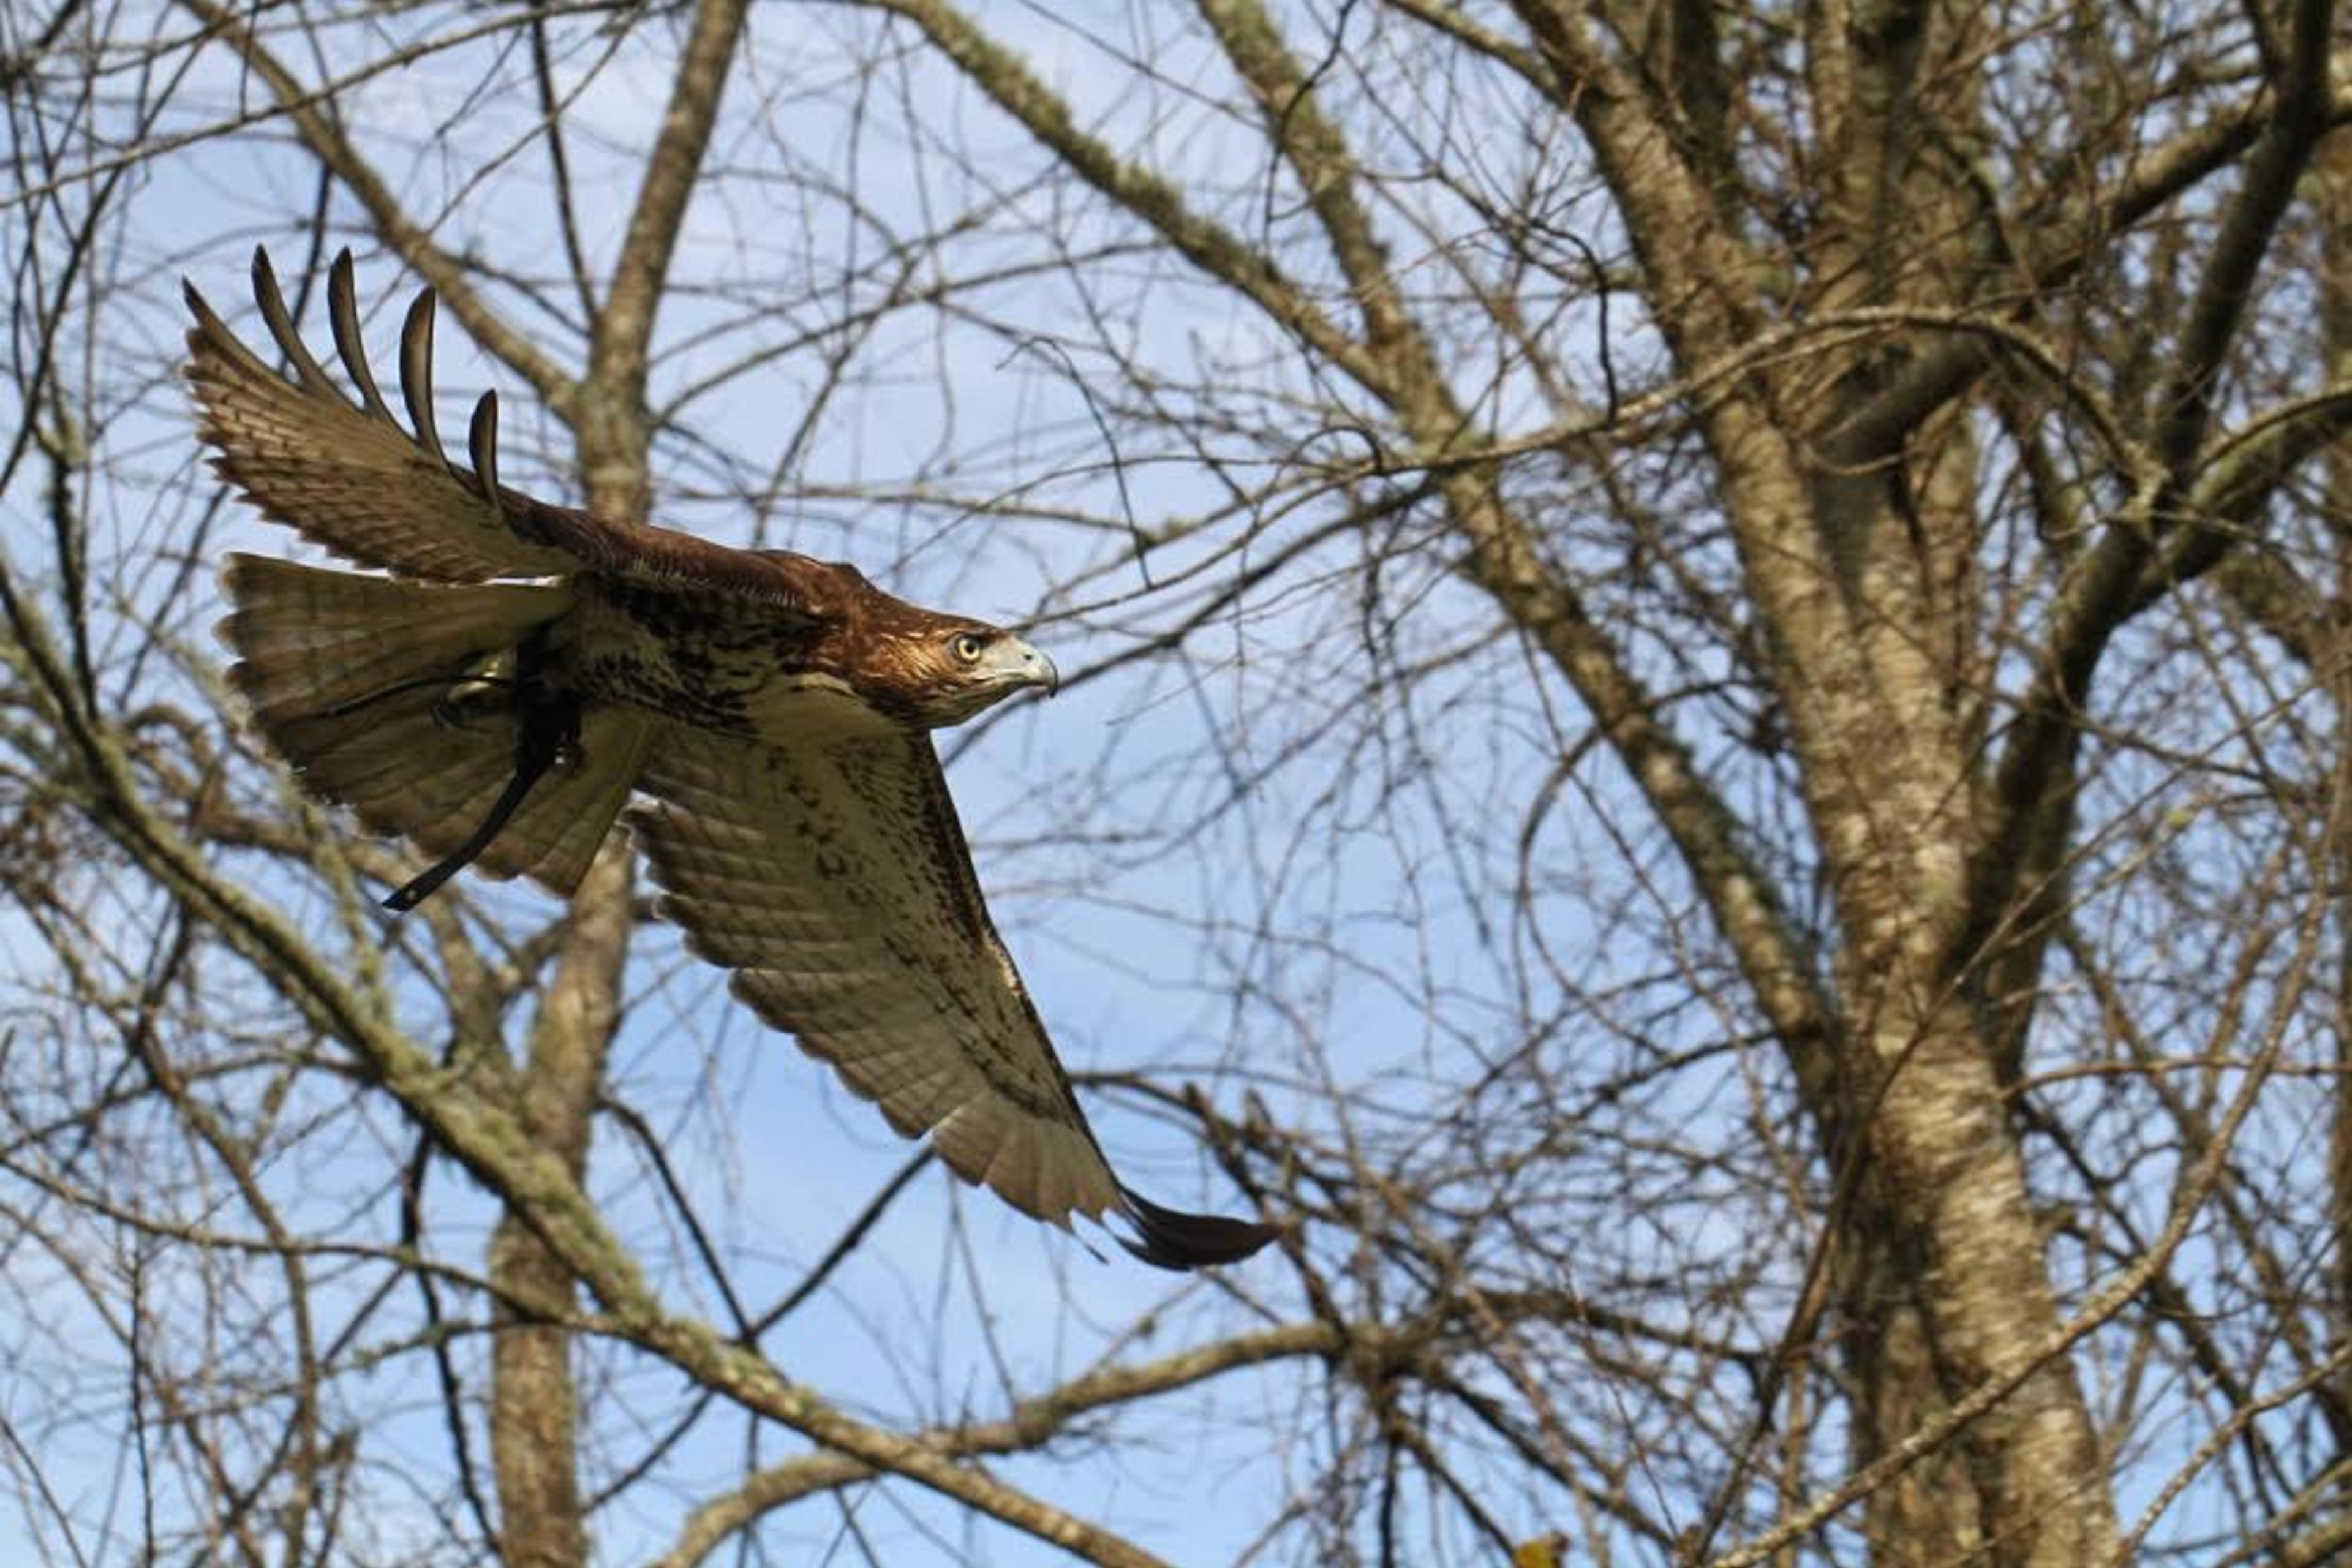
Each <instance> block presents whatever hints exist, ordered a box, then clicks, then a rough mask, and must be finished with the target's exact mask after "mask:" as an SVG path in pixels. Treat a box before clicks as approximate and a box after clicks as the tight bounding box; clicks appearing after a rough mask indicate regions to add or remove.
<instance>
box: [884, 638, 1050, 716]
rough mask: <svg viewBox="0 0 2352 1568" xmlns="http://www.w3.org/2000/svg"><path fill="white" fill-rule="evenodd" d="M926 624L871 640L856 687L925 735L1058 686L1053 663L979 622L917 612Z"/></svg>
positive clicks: (1024, 644)
mask: <svg viewBox="0 0 2352 1568" xmlns="http://www.w3.org/2000/svg"><path fill="white" fill-rule="evenodd" d="M918 613H919V615H920V616H921V618H922V619H923V620H924V621H925V622H926V623H928V624H926V625H923V626H913V627H904V628H899V627H893V628H892V629H890V630H888V631H886V632H882V633H880V635H878V636H877V637H875V639H874V642H873V644H872V646H871V647H870V648H869V649H868V652H867V657H866V659H865V660H863V661H862V668H859V669H858V671H857V673H856V678H855V684H856V686H857V688H858V689H859V690H860V691H862V692H863V693H864V694H865V695H866V698H867V700H870V701H872V702H874V703H875V704H877V706H880V707H884V708H887V709H889V710H893V711H894V712H896V713H897V714H898V715H900V716H902V717H903V718H904V719H905V720H906V721H907V722H908V723H910V724H915V725H919V726H920V727H921V728H923V729H926V730H942V729H945V728H947V727H948V726H949V725H950V724H961V723H962V722H963V721H965V720H967V719H970V718H971V717H972V716H973V715H974V714H976V713H979V712H981V711H982V710H985V709H988V708H991V707H993V706H994V705H995V704H997V703H999V702H1002V701H1003V700H1004V699H1006V698H1008V697H1010V696H1012V695H1013V693H1014V692H1016V691H1026V690H1028V689H1030V688H1031V687H1043V688H1045V689H1046V690H1047V691H1049V692H1050V691H1052V690H1054V689H1055V688H1056V687H1058V686H1060V685H1061V682H1062V677H1061V673H1060V672H1059V671H1058V670H1056V669H1055V668H1054V661H1053V660H1052V659H1050V658H1046V657H1045V655H1044V654H1042V653H1039V652H1038V651H1037V650H1036V649H1035V648H1034V647H1030V646H1029V645H1028V643H1026V642H1024V641H1023V640H1022V639H1021V638H1020V637H1015V636H1013V634H1012V633H1011V632H1008V631H1006V630H1004V629H1003V627H1001V626H990V625H989V624H988V623H987V622H985V621H968V620H965V619H964V618H963V617H961V616H939V615H929V614H927V613H922V612H918Z"/></svg>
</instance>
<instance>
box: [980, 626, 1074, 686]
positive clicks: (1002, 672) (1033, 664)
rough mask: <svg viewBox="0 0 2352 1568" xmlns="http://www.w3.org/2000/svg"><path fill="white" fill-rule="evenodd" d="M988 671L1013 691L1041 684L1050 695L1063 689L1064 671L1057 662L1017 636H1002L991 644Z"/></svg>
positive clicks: (998, 681)
mask: <svg viewBox="0 0 2352 1568" xmlns="http://www.w3.org/2000/svg"><path fill="white" fill-rule="evenodd" d="M988 673H989V675H990V677H991V679H993V680H995V681H996V682H997V684H999V685H1001V686H1005V687H1009V688H1012V689H1014V690H1018V689H1021V688H1022V687H1024V686H1042V687H1044V688H1045V695H1046V696H1048V697H1051V696H1052V695H1054V693H1055V692H1057V691H1059V690H1060V689H1062V672H1061V671H1060V670H1058V669H1055V668H1054V661H1053V660H1052V659H1050V658H1046V657H1045V655H1044V654H1042V653H1039V652H1038V651H1037V650H1036V649H1035V648H1034V647H1030V646H1029V645H1028V644H1027V643H1026V642H1024V641H1023V640H1022V639H1021V638H1019V637H999V638H997V639H996V641H995V643H994V644H992V646H991V647H990V648H989V650H988Z"/></svg>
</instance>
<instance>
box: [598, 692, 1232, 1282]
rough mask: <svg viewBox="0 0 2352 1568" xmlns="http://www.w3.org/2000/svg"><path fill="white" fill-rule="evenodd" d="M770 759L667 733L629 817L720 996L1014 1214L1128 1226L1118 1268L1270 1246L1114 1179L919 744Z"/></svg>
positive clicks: (838, 732) (851, 738)
mask: <svg viewBox="0 0 2352 1568" xmlns="http://www.w3.org/2000/svg"><path fill="white" fill-rule="evenodd" d="M823 702H824V700H823V699H821V698H820V699H814V700H812V702H811V707H812V719H813V722H812V723H811V725H810V726H809V729H810V733H809V734H808V736H807V737H806V739H805V740H803V741H796V742H793V743H792V744H788V745H767V744H761V743H757V742H745V741H737V740H730V739H728V738H726V737H721V736H716V735H710V734H707V733H701V732H694V731H682V730H681V731H676V732H674V734H673V735H671V736H667V737H665V738H664V739H663V740H662V742H659V743H657V744H656V745H654V746H653V747H651V748H650V749H649V751H648V753H647V762H646V771H645V773H644V775H643V776H642V778H641V779H640V781H639V783H640V787H641V788H644V789H646V790H648V791H650V792H651V793H652V794H653V795H656V796H657V797H658V799H659V804H658V805H646V806H639V807H636V808H634V809H633V810H632V811H631V812H630V813H629V822H630V826H632V827H633V828H634V829H635V831H636V834H637V837H638V840H639V842H640V843H641V844H642V845H643V846H644V847H645V849H646V856H647V858H648V860H649V861H650V863H651V865H652V868H653V873H654V876H655V878H656V879H657V880H658V881H659V882H660V883H661V884H662V886H663V887H664V888H665V889H667V897H666V898H665V899H664V900H662V908H663V912H664V913H665V914H667V916H668V917H669V918H670V919H671V920H673V921H677V923H678V924H679V925H680V926H682V927H684V928H685V930H686V931H687V933H688V945H689V946H690V947H691V948H692V949H693V950H694V951H695V952H697V953H698V954H700V955H701V956H702V957H704V958H708V959H709V960H711V961H712V962H713V963H719V964H723V965H725V966H726V967H728V968H729V969H731V970H733V971H734V972H735V973H734V977H733V979H732V981H731V983H730V989H731V990H732V991H733V992H734V994H736V995H737V996H739V997H740V998H741V999H742V1000H743V1001H745V1002H747V1003H749V1004H750V1005H751V1008H752V1010H753V1011H755V1012H757V1013H758V1014H759V1015H760V1016H761V1017H762V1018H764V1019H766V1020H767V1021H768V1022H769V1023H771V1024H773V1025H775V1026H777V1027H779V1028H782V1029H785V1030H788V1031H790V1032H791V1033H792V1034H793V1036H794V1037H796V1038H798V1040H799V1041H800V1043H801V1046H802V1047H803V1049H805V1050H807V1051H808V1052H810V1053H811V1054H812V1055H814V1056H816V1057H819V1058H823V1059H824V1060H826V1061H829V1062H831V1063H832V1064H833V1065H834V1067H835V1068H836V1069H837V1070H838V1071H839V1072H840V1074H841V1076H842V1079H843V1081H845V1083H847V1084H848V1085H849V1087H850V1088H851V1089H855V1090H856V1092H857V1093H859V1094H861V1095H863V1096H865V1097H866V1099H868V1100H873V1101H874V1102H875V1103H876V1104H877V1105H878V1106H880V1107H881V1109H882V1114H883V1115H884V1116H886V1117H887V1118H888V1119H889V1121H890V1125H891V1126H893V1127H895V1128H897V1129H898V1131H899V1132H901V1133H903V1134H905V1135H907V1136H908V1137H918V1136H920V1135H921V1134H923V1133H925V1132H928V1133H929V1134H930V1137H931V1142H932V1144H933V1146H934V1147H935V1148H937V1149H938V1150H939V1152H940V1157H941V1158H942V1159H944V1160H945V1161H946V1162H947V1163H948V1165H949V1167H950V1169H952V1170H953V1171H954V1172H955V1173H957V1174H958V1175H960V1176H961V1177H963V1178H964V1179H965V1180H966V1181H970V1182H978V1183H981V1184H985V1185H987V1186H988V1187H990V1188H992V1189H993V1190H994V1191H995V1192H996V1193H997V1194H999V1195H1000V1196H1002V1197H1003V1198H1004V1199H1005V1201H1007V1202H1008V1203H1010V1204H1012V1205H1013V1206H1014V1207H1015V1208H1018V1209H1021V1210H1022V1211H1024V1213H1027V1214H1031V1215H1035V1216H1036V1217H1037V1218H1039V1219H1043V1220H1047V1221H1050V1222H1052V1223H1054V1224H1055V1225H1062V1226H1066V1225H1067V1224H1068V1223H1069V1217H1070V1215H1073V1214H1085V1215H1094V1216H1096V1217H1097V1218H1100V1217H1103V1216H1105V1215H1110V1214H1113V1213H1118V1214H1121V1215H1125V1216H1126V1217H1127V1219H1128V1221H1129V1223H1130V1224H1131V1225H1133V1226H1134V1227H1135V1228H1136V1230H1137V1232H1138V1233H1139V1237H1140V1239H1139V1241H1134V1242H1129V1243H1128V1244H1127V1246H1128V1247H1129V1250H1130V1251H1132V1252H1133V1253H1135V1255H1136V1256H1137V1257H1139V1258H1142V1259H1144V1260H1145V1261H1146V1262H1150V1263H1156V1264H1160V1265H1162V1266H1163V1267H1167V1268H1195V1267H1199V1266H1201V1265H1202V1264H1213V1263H1222V1262H1229V1261H1232V1260H1233V1259H1234V1258H1243V1257H1246V1256H1248V1255H1249V1254H1250V1253H1252V1252H1255V1251H1256V1250H1257V1249H1258V1248H1259V1247H1262V1246H1264V1245H1265V1242H1266V1241H1267V1240H1268V1239H1269V1238H1270V1237H1272V1236H1273V1235H1274V1231H1273V1229H1272V1227H1270V1226H1262V1225H1255V1224H1250V1223H1246V1222H1244V1221H1240V1220H1232V1219H1223V1218H1219V1217H1216V1216H1213V1215H1188V1214H1180V1213H1177V1212H1176V1211H1174V1210H1171V1209H1166V1208H1162V1207H1160V1205H1156V1204H1153V1203H1151V1202H1150V1201H1149V1200H1147V1199H1144V1198H1141V1197H1139V1196H1138V1195H1137V1194H1134V1193H1133V1192H1130V1191H1129V1189H1128V1188H1126V1187H1125V1186H1123V1185H1122V1184H1120V1183H1119V1181H1118V1177H1117V1176H1115V1175H1113V1174H1112V1173H1111V1169H1110V1166H1109V1163H1108V1162H1107V1161H1106V1160H1105V1159H1104V1158H1103V1153H1102V1150H1101V1148H1100V1147H1099V1146H1097V1143H1096V1142H1095V1138H1094V1133H1093V1131H1091V1130H1090V1129H1089V1128H1088V1127H1087V1119H1086V1114H1085V1112H1083V1111H1082V1110H1079V1108H1078V1103H1077V1100H1076V1096H1075V1095H1073V1094H1072V1092H1071V1089H1070V1080H1069V1078H1068V1076H1067V1075H1066V1073H1065V1072H1064V1071H1063V1070H1062V1064H1061V1062H1060V1060H1059V1059H1058V1058H1055V1054H1054V1047H1053V1044H1052V1042H1051V1041H1050V1040H1049V1039H1048V1038H1047V1037H1046V1035H1045V1026H1044V1025H1043V1024H1042V1023H1041V1022H1040V1021H1039V1020H1038V1017H1037V1010H1036V1008H1035V1007H1034V1005H1032V1004H1031V1003H1030V1000H1029V993H1028V990H1027V988H1026V987H1024V985H1023V984H1022V983H1021V976H1020V974H1019V973H1018V972H1017V971H1015V970H1014V968H1013V959H1012V955H1011V954H1010V953H1008V952H1006V951H1005V948H1004V943H1003V941H1001V940H1000V939H999V938H998V936H997V934H996V928H995V926H994V925H993V924H992V922H991V921H990V920H989V918H988V910H987V907H986V905H985V904H983V903H982V899H981V892H980V885H979V883H978V881H977V880H976V879H975V878H974V877H973V875H972V869H971V854H970V852H969V850H968V849H967V848H966V847H965V844H964V838H963V829H962V827H961V826H960V825H959V823H958V822H957V820H956V813H955V805H954V803H953V802H952V801H950V798H949V796H948V788H947V780H946V778H945V777H944V775H943V774H942V773H940V763H939V757H938V754H937V753H936V752H934V751H933V750H932V747H931V742H930V738H929V736H928V735H924V734H920V733H909V732H907V731H900V730H895V729H880V728H874V727H866V726H857V725H844V724H842V723H840V722H839V721H828V716H827V715H826V714H825V713H824V710H823V706H822V704H823Z"/></svg>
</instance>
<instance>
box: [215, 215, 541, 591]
mask: <svg viewBox="0 0 2352 1568" xmlns="http://www.w3.org/2000/svg"><path fill="white" fill-rule="evenodd" d="M186 292H187V297H188V309H189V310H191V311H193V312H194V315H195V326H194V329H193V330H191V331H190V332H189V333H188V350H189V355H188V368H187V375H188V380H189V382H190V384H192V385H193V386H194V389H195V394H196V399H197V402H198V403H199V404H201V405H202V406H203V409H204V417H203V420H202V422H201V426H200V431H201V434H202V435H203V437H204V438H205V440H207V441H209V442H211V443H212V445H213V447H215V450H216V451H217V453H218V454H219V455H218V456H217V457H215V458H214V459H213V461H214V465H215V467H216V468H219V470H220V472H221V474H222V476H223V477H224V478H226V479H229V480H230V481H232V482H233V483H235V484H236V486H237V487H238V488H239V489H242V490H244V491H245V493H246V494H247V496H249V497H251V498H252V499H253V500H254V502H255V504H257V506H259V507H260V508H261V510H263V511H264V512H265V513H267V514H268V516H269V517H270V518H272V519H274V520H275V521H278V522H282V523H284V524H286V525H287V526H288V527H289V528H293V529H296V530H299V531H300V532H301V533H302V535H303V536H304V537H305V538H308V539H310V540H311V541H313V542H316V543H319V544H323V545H325V546H326V547H327V548H328V549H330V550H331V551H333V552H335V553H336V554H338V555H341V556H342V557H344V558H345V559H347V560H351V561H355V562H358V563H360V564H361V565H363V566H376V567H381V568H383V569H384V570H385V571H389V572H397V573H400V574H404V575H405V576H411V577H423V578H428V579H431V580H434V581H437V582H444V583H478V582H481V581H484V580H485V579H488V578H491V577H537V576H550V575H553V574H557V573H562V572H572V571H576V570H578V569H579V568H580V566H581V565H582V564H583V562H582V561H581V559H580V558H579V556H578V555H576V554H575V553H573V552H572V551H571V550H570V549H566V548H563V547H562V546H561V545H559V544H558V543H557V542H555V541H554V540H553V539H552V538H551V536H550V535H549V533H548V531H547V528H546V523H547V522H549V521H554V520H556V519H558V518H559V517H560V516H561V515H562V513H563V512H564V511H565V510H566V509H562V508H557V507H551V506H549V505H547V504H546V503H544V502H541V501H537V500H532V499H531V498H530V497H529V496H525V495H522V494H520V492H518V491H513V490H508V489H502V488H501V487H500V486H499V482H498V403H497V400H496V398H495V397H494V396H492V395H489V394H487V393H486V394H484V395H483V396H482V400H481V402H480V403H479V404H478V405H476V407H475V411H474V420H473V426H472V430H471V432H470V437H469V440H468V447H469V448H470V455H471V456H472V458H473V460H474V466H473V468H466V467H464V466H463V465H459V464H454V463H452V462H450V461H449V459H448V458H447V456H446V454H445V452H444V451H443V448H442V446H441V437H440V433H439V430H438V427H437V426H436V423H435V421H434V417H433V313H434V306H433V296H432V294H431V293H430V292H429V291H428V292H425V293H423V294H420V295H418V296H417V299H416V304H415V307H414V308H412V309H411V310H409V312H408V321H407V325H406V327H405V328H404V330H403V331H402V332H401V340H400V342H401V354H400V360H401V365H400V369H401V375H400V382H401V394H402V399H403V401H404V402H405V403H406V404H407V405H408V414H409V418H410V420H411V421H412V422H413V423H414V425H415V435H414V436H412V435H410V433H409V432H408V431H407V430H404V429H403V428H402V427H401V426H400V425H399V424H398V422H397V421H395V420H394V417H393V415H392V410H391V409H390V408H388V407H386V406H385V405H384V401H383V394H382V393H380V392H378V391H377V390H376V384H375V378H374V376H373V374H370V373H369V370H368V363H367V355H366V353H365V350H364V348H363V346H362V343H361V342H360V326H359V309H358V305H357V303H356V302H355V300H354V299H353V297H352V256H351V252H350V251H348V250H347V251H344V252H343V253H342V254H341V255H340V256H338V257H337V258H335V264H334V268H333V269H332V271H331V273H330V274H329V277H328V283H327V306H328V315H329V317H330V319H331V321H332V323H333V327H334V334H335V346H336V349H337V350H338V351H339V352H340V353H341V357H342V361H343V368H344V369H345V370H346V371H347V372H348V373H349V374H350V375H351V378H352V384H354V385H355V386H357V387H358V389H359V401H358V402H357V403H354V402H352V399H351V398H350V396H349V395H346V394H345V393H344V392H343V391H342V389H341V388H340V387H338V386H337V385H336V384H335V383H334V380H333V378H332V377H331V376H329V375H328V374H327V373H326V372H325V371H324V370H323V369H321V368H320V364H319V362H318V361H317V360H316V359H315V358H313V357H312V356H311V354H310V350H309V349H307V348H306V347H304V346H303V343H302V339H301V337H300V336H299V334H298V333H297V332H296V331H295V330H294V322H293V319H292V317H291V316H290V315H289V313H288V311H287V309H286V299H285V296H284V295H283V294H282V293H280V292H279V290H278V279H277V276H276V275H275V274H274V273H273V272H272V271H271V270H270V267H269V258H268V256H267V255H266V254H264V253H263V252H262V251H260V250H256V251H255V252H254V253H253V296H254V299H255V300H256V302H257V303H258V304H259V305H260V307H261V316H262V320H263V321H265V322H266V323H268V328H269V334H270V336H271V337H273V338H275V339H276V340H277V342H278V349H279V350H280V351H281V352H282V353H284V354H285V355H286V358H287V361H288V363H289V365H290V366H291V367H292V370H293V378H292V379H290V380H289V379H288V378H287V377H286V376H282V375H280V374H278V372H276V371H275V370H273V369H271V368H270V367H269V366H268V365H267V364H264V363H262V362H261V360H260V359H259V357H258V356H257V355H256V354H255V353H253V351H252V350H251V349H248V348H247V347H246V346H245V345H244V344H243V343H241V342H238V341H237V338H236V333H234V332H232V331H229V330H228V328H227V326H226V324H224V323H223V322H222V321H221V319H220V318H219V317H218V316H217V315H215V314H214V313H213V309H212V307H211V306H210V305H209V304H207V303H205V298H204V296H203V295H201V294H199V293H197V292H196V289H195V286H194V284H190V285H188V286H187V289H186ZM477 470H478V471H479V473H477Z"/></svg>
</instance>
